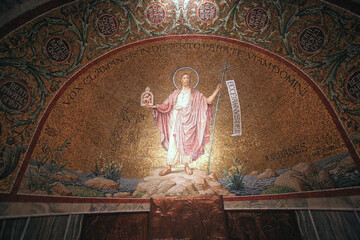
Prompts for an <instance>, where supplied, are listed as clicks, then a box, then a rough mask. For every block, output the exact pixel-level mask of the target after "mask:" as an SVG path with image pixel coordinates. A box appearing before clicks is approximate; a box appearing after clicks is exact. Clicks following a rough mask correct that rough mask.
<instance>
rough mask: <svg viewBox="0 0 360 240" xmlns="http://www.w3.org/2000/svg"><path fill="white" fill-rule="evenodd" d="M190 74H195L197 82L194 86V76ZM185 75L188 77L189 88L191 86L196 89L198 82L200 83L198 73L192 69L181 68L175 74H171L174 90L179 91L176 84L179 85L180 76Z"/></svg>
mask: <svg viewBox="0 0 360 240" xmlns="http://www.w3.org/2000/svg"><path fill="white" fill-rule="evenodd" d="M192 72H193V73H195V75H196V77H197V82H196V84H194V81H193V80H194V74H192ZM185 73H187V74H189V75H190V81H191V82H190V86H191V88H196V87H197V86H198V85H199V82H200V77H199V74H198V72H197V71H196V70H195V69H194V68H192V67H181V68H178V69H177V70H176V71H175V72H174V74H173V77H172V80H173V84H174V86H175V87H176V89H179V87H178V86H177V84H176V83H179V84H180V82H181V81H180V80H181V78H182V76H183V75H184V74H185Z"/></svg>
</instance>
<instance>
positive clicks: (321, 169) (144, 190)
mask: <svg viewBox="0 0 360 240" xmlns="http://www.w3.org/2000/svg"><path fill="white" fill-rule="evenodd" d="M160 170H162V169H156V170H154V171H152V172H151V173H150V174H149V176H147V177H145V178H144V179H132V178H121V179H120V180H117V181H113V180H110V179H106V178H103V177H101V176H95V175H94V174H92V173H84V172H82V171H73V170H69V169H66V170H64V171H63V173H64V174H62V175H61V176H59V181H58V182H57V183H56V184H54V186H53V187H52V188H51V191H50V192H49V191H47V192H46V191H36V192H29V191H28V190H26V189H25V190H24V191H23V192H24V193H31V194H41V195H43V194H52V195H61V196H84V197H109V198H149V197H165V196H189V195H211V194H218V195H224V196H234V195H236V196H249V195H259V194H263V193H264V192H263V191H264V190H266V189H269V188H270V187H272V186H274V184H275V185H276V186H281V187H286V188H290V189H292V190H293V191H311V190H322V189H331V188H336V187H348V186H351V184H354V182H346V181H348V179H347V178H349V179H354V178H355V180H356V181H360V174H359V172H358V171H357V169H356V167H355V164H354V162H353V160H352V158H351V156H349V153H343V154H339V155H336V156H333V157H330V158H328V159H325V160H321V161H319V162H316V163H313V164H310V163H299V164H297V165H296V166H293V167H292V168H288V169H281V170H272V169H266V170H265V171H264V172H262V173H259V172H255V171H254V172H252V173H250V174H248V175H245V176H244V178H243V188H241V189H240V190H231V189H230V188H229V186H227V185H228V181H227V179H226V178H218V177H219V176H216V175H215V174H214V173H212V174H210V175H206V173H205V172H203V171H200V170H196V169H194V174H193V175H191V176H189V175H187V174H186V173H185V172H184V170H183V169H179V170H177V169H173V173H171V174H168V175H166V176H159V175H158V173H159V171H160ZM350 175H351V176H350ZM347 176H349V177H347ZM336 181H338V182H336ZM356 181H355V184H357V186H359V185H360V182H358V183H357V182H356ZM267 194H269V193H267Z"/></svg>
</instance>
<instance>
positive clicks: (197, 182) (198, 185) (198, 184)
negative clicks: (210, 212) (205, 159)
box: [193, 177, 208, 190]
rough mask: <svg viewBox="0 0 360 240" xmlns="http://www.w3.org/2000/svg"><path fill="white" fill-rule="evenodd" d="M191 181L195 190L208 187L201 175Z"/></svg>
mask: <svg viewBox="0 0 360 240" xmlns="http://www.w3.org/2000/svg"><path fill="white" fill-rule="evenodd" d="M193 183H194V186H195V188H196V189H197V190H204V189H206V188H208V184H207V182H206V181H205V179H204V178H202V177H194V178H193Z"/></svg>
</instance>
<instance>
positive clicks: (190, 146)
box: [153, 89, 212, 161]
mask: <svg viewBox="0 0 360 240" xmlns="http://www.w3.org/2000/svg"><path fill="white" fill-rule="evenodd" d="M180 92H181V90H179V89H178V90H175V91H174V92H173V93H171V94H170V96H169V97H168V98H167V99H166V101H165V102H164V103H162V104H156V108H155V109H154V110H153V115H154V122H155V124H156V126H157V127H158V128H159V130H160V133H161V145H162V147H163V148H164V149H165V150H166V151H168V148H169V135H170V133H171V127H172V126H170V125H171V124H170V116H171V113H172V111H173V109H174V106H175V104H176V101H177V97H178V95H179V93H180ZM211 120H212V107H211V105H209V104H208V103H207V98H206V97H205V96H204V95H203V94H202V93H201V92H199V91H198V90H196V89H191V93H190V103H189V105H188V106H187V107H185V108H182V109H181V110H179V112H178V114H177V116H176V121H175V131H174V138H175V142H176V147H177V149H178V151H179V152H180V154H182V155H184V156H191V158H192V160H193V161H195V160H196V159H198V158H199V157H200V156H201V155H203V154H204V148H205V144H206V143H208V142H209V141H210V130H209V126H210V121H211Z"/></svg>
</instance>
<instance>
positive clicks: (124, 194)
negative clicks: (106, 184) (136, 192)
mask: <svg viewBox="0 0 360 240" xmlns="http://www.w3.org/2000/svg"><path fill="white" fill-rule="evenodd" d="M113 197H114V198H131V194H130V193H129V192H118V193H114V194H113Z"/></svg>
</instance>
